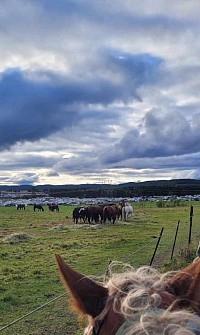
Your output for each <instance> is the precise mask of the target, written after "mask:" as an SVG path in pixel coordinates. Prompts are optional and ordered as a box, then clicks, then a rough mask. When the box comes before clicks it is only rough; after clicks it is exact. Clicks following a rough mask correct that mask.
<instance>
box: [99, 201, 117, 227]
mask: <svg viewBox="0 0 200 335" xmlns="http://www.w3.org/2000/svg"><path fill="white" fill-rule="evenodd" d="M118 214H119V211H118V207H117V206H116V205H112V206H105V207H104V208H103V223H105V222H106V220H108V221H110V223H111V221H112V223H113V224H114V223H115V221H116V218H117V217H118Z"/></svg>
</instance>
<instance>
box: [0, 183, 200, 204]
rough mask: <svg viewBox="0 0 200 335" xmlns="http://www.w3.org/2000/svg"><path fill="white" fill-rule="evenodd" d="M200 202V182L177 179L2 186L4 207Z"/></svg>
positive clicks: (1, 199) (1, 195)
mask: <svg viewBox="0 0 200 335" xmlns="http://www.w3.org/2000/svg"><path fill="white" fill-rule="evenodd" d="M174 198H178V199H181V200H195V201H199V200H200V180H195V179H176V180H158V181H146V182H137V183H135V182H130V183H125V184H118V185H113V184H112V185H110V184H102V185H99V184H81V185H38V186H32V185H13V186H8V185H4V186H2V185H1V186H0V206H15V205H16V204H19V203H24V204H26V205H29V204H33V203H41V202H42V203H43V204H49V203H53V202H54V203H58V204H75V205H76V204H80V203H90V204H92V203H102V202H109V201H115V202H116V201H120V200H122V199H128V200H129V201H133V202H139V201H156V200H158V199H164V200H166V201H167V200H170V199H174Z"/></svg>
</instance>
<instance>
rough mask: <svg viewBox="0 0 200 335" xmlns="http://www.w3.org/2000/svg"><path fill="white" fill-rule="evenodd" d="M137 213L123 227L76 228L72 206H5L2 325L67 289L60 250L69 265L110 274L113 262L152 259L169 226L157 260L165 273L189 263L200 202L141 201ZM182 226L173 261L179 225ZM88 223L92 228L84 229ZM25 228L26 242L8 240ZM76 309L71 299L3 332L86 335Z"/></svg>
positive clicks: (0, 258) (0, 251)
mask: <svg viewBox="0 0 200 335" xmlns="http://www.w3.org/2000/svg"><path fill="white" fill-rule="evenodd" d="M191 205H193V206H194V217H193V230H192V242H191V245H190V246H188V233H189V212H190V206H191ZM133 206H134V215H133V216H132V218H130V219H129V220H128V222H126V223H125V222H121V221H117V222H116V224H115V225H111V224H106V225H102V226H99V229H94V226H90V227H84V226H82V228H81V226H80V225H78V226H75V225H74V224H73V222H72V219H71V217H72V210H73V207H72V206H64V205H63V206H60V211H59V212H53V213H52V212H49V211H48V208H47V207H45V211H44V212H34V211H33V208H32V206H28V207H27V208H26V210H25V211H17V210H16V208H15V207H0V227H1V229H0V328H1V327H3V326H4V325H6V324H8V323H10V322H12V321H13V320H15V319H17V318H19V317H21V316H22V315H24V314H26V313H27V312H28V311H31V310H33V309H35V308H37V307H38V306H40V305H42V304H44V303H46V302H48V301H50V300H51V299H53V298H54V297H56V296H58V295H60V294H61V293H63V292H64V289H63V287H62V285H61V283H60V280H59V277H58V270H57V266H56V264H55V259H54V254H55V253H59V254H61V255H62V256H63V257H64V259H65V260H66V261H67V262H68V264H69V265H70V266H72V267H74V268H75V269H76V270H78V271H80V272H82V273H84V274H86V275H96V276H98V275H101V274H104V273H105V271H106V269H107V266H108V263H109V261H110V260H117V261H122V262H128V263H131V264H132V265H133V266H135V267H138V266H141V265H144V264H149V262H150V260H151V258H152V255H153V252H154V248H155V245H156V243H157V238H158V236H159V234H160V231H161V228H162V227H164V231H163V236H162V238H161V241H160V244H159V247H158V250H157V253H156V256H155V259H154V262H153V266H155V267H158V268H159V269H162V270H163V271H165V270H167V269H169V268H175V267H179V266H180V265H182V263H184V262H187V261H189V259H187V257H186V254H185V255H184V250H188V249H190V250H193V251H194V250H196V248H197V245H198V241H199V236H200V233H199V217H200V204H199V203H198V202H195V203H193V204H192V203H189V202H187V203H185V206H181V207H172V208H170V207H163V208H158V207H157V206H156V204H152V203H143V204H141V203H140V204H133ZM178 220H180V228H179V233H178V237H177V243H176V247H175V252H174V258H173V260H172V261H171V260H170V255H171V250H172V246H173V239H174V234H175V230H176V225H177V222H178ZM83 227H84V229H83ZM16 233H24V234H27V235H28V236H29V237H30V238H29V239H27V240H24V241H21V242H19V243H4V242H3V240H4V238H5V237H7V236H8V235H11V234H16ZM79 329H80V327H79V325H77V322H76V319H75V317H74V316H73V315H72V314H71V313H70V311H69V307H68V298H67V296H66V298H65V297H64V298H61V299H59V300H58V301H56V302H53V303H52V304H51V305H50V306H48V307H46V308H45V309H42V310H40V311H39V312H37V313H34V314H33V315H31V316H29V317H27V318H25V319H23V320H21V321H19V322H18V323H16V324H14V325H12V326H11V327H9V328H7V329H5V330H3V331H2V334H3V335H5V334H6V335H8V334H9V335H10V334H12V333H13V334H15V335H18V334H20V335H25V334H26V335H27V334H36V335H37V334H38V335H39V334H40V335H43V334H48V335H50V334H55V335H56V334H59V335H64V334H65V335H66V334H67V335H72V334H76V335H78V334H81V332H80V330H79Z"/></svg>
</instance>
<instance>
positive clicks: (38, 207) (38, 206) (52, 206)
mask: <svg viewBox="0 0 200 335" xmlns="http://www.w3.org/2000/svg"><path fill="white" fill-rule="evenodd" d="M16 207H17V210H20V209H22V210H25V208H26V206H25V205H24V204H18V205H16ZM48 207H49V211H50V212H59V206H58V205H57V204H49V205H48ZM33 210H34V212H35V211H36V210H37V211H42V212H44V207H43V206H42V205H41V204H34V205H33Z"/></svg>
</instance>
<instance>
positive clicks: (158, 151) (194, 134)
mask: <svg viewBox="0 0 200 335" xmlns="http://www.w3.org/2000/svg"><path fill="white" fill-rule="evenodd" d="M199 126H200V115H199V114H198V115H195V118H194V120H193V122H192V121H191V122H188V121H187V120H186V119H185V118H184V117H183V116H182V115H181V114H179V113H177V112H176V113H173V114H172V113H171V114H167V115H164V116H162V115H159V116H156V115H154V114H153V112H149V113H147V114H146V116H145V120H144V130H143V131H139V130H138V129H136V128H132V129H131V130H129V131H128V132H127V133H126V135H125V136H124V137H123V138H122V139H121V140H120V141H119V142H118V143H117V144H115V145H114V146H113V147H112V148H111V150H109V152H108V153H107V152H104V153H103V154H102V155H100V160H102V162H103V163H104V164H114V163H117V162H121V161H123V160H126V159H131V158H155V157H167V156H174V155H177V156H180V155H183V154H188V153H195V152H198V151H200V133H199V130H198V129H199Z"/></svg>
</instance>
